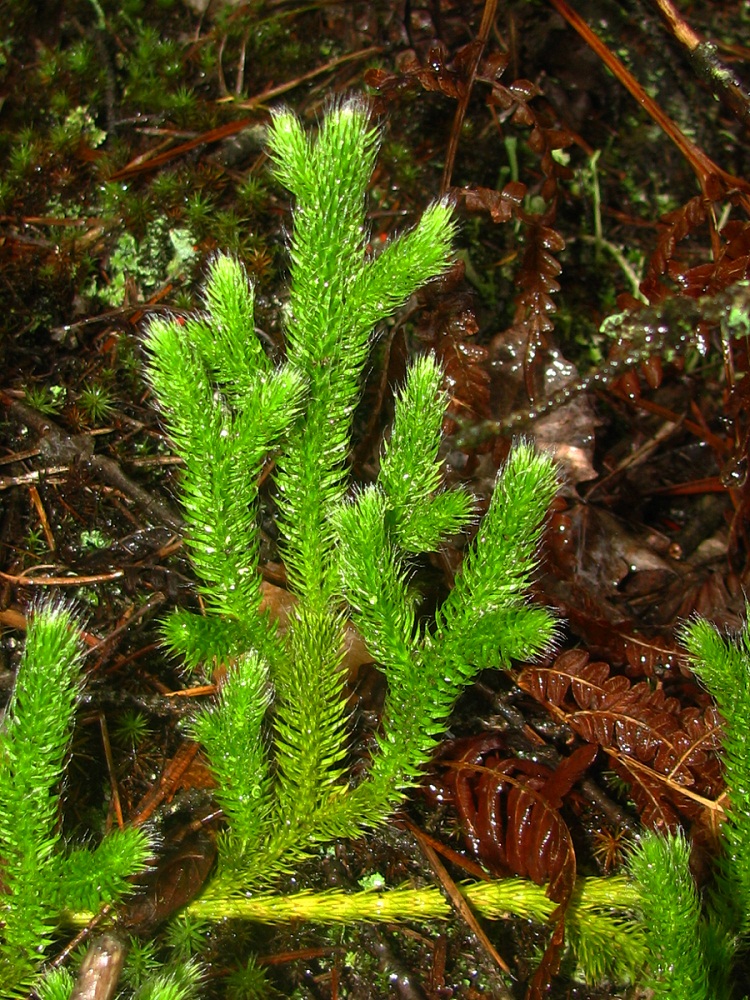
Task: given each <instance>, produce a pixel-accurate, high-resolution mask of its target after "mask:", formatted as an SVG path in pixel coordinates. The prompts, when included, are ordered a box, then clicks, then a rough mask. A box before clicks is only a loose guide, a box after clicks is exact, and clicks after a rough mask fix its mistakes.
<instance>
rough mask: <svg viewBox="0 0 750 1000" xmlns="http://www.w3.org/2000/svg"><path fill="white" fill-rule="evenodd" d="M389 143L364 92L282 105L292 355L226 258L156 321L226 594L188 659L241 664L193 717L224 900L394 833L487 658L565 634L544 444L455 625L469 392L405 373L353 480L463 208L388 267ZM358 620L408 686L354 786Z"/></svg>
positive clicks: (197, 561) (157, 342)
mask: <svg viewBox="0 0 750 1000" xmlns="http://www.w3.org/2000/svg"><path fill="white" fill-rule="evenodd" d="M376 140H377V134H376V132H375V130H374V129H372V128H371V127H370V126H369V125H368V113H367V109H366V107H365V106H364V105H363V104H361V103H360V102H358V101H348V102H345V103H341V104H337V105H334V106H333V107H332V108H331V109H330V110H329V112H328V114H327V115H326V117H325V118H324V120H323V122H322V124H321V127H320V130H319V133H318V136H317V139H316V140H314V141H312V140H310V139H309V138H308V137H307V136H306V135H305V133H304V131H303V129H302V127H301V125H300V123H299V121H298V120H297V119H296V118H295V117H294V116H293V115H292V114H290V113H286V112H282V113H279V114H277V115H275V116H274V119H273V122H272V125H271V127H270V130H269V146H270V152H271V156H272V158H273V161H274V163H275V168H276V173H277V177H278V178H279V179H280V180H281V181H282V182H283V183H284V185H285V186H286V187H288V188H289V189H290V190H291V191H292V193H293V194H294V196H295V199H296V203H295V211H294V225H293V232H292V237H291V247H290V256H291V285H290V301H289V320H288V323H287V328H286V346H287V358H286V362H285V363H284V364H283V365H281V366H280V367H277V368H275V367H274V366H273V365H272V363H271V361H270V359H269V358H268V357H267V356H266V354H265V352H264V350H263V347H262V345H261V343H260V341H259V339H258V338H257V337H256V335H255V333H254V329H253V295H252V289H251V288H250V286H249V285H248V283H247V280H246V278H245V276H244V274H243V272H242V269H241V268H240V266H239V265H238V264H237V263H236V262H235V261H234V260H232V259H231V258H228V257H218V258H217V259H216V260H215V261H214V262H213V265H212V267H211V271H210V274H209V278H208V284H207V288H206V305H207V311H206V313H205V314H204V315H203V316H200V317H193V318H191V319H188V320H187V322H186V323H185V324H184V325H180V324H178V323H176V322H173V321H168V320H163V319H158V320H155V321H154V322H152V324H151V327H150V331H149V335H148V341H147V346H148V349H149V352H150V355H151V364H150V378H151V382H152V385H153V388H154V391H155V394H156V396H157V398H158V400H159V402H160V404H161V407H162V410H163V412H164V414H165V416H166V419H167V424H168V427H169V431H170V434H171V437H172V439H173V441H174V444H175V447H176V450H177V452H178V454H179V455H180V457H181V458H182V459H183V461H184V463H185V472H184V476H183V480H182V490H183V507H184V511H185V517H186V521H187V524H188V544H189V546H190V550H191V554H192V559H193V563H194V565H195V568H196V571H197V572H198V574H199V576H200V578H201V583H200V590H201V593H202V595H203V597H204V601H205V606H206V614H205V615H204V616H198V615H193V614H189V613H187V612H184V611H183V612H178V613H177V614H175V615H174V616H173V617H172V618H171V619H170V620H169V622H168V623H167V625H166V628H165V634H166V638H167V642H168V644H169V645H170V647H171V648H172V649H173V651H175V652H176V653H179V654H180V655H182V656H183V657H184V659H185V662H187V663H188V664H190V665H193V666H195V665H198V664H200V663H214V662H216V661H218V662H220V663H223V664H226V665H227V666H229V667H230V669H229V673H228V676H227V680H226V682H225V683H224V685H223V688H222V691H221V694H220V696H219V699H218V701H217V703H216V705H215V706H214V707H213V708H211V709H210V710H208V711H206V712H204V713H203V714H202V715H201V716H199V718H198V719H197V721H196V723H195V727H194V732H195V736H196V738H197V739H199V740H200V741H201V742H202V743H203V744H204V746H205V747H206V750H207V752H208V755H209V759H210V761H211V765H212V767H213V770H214V772H215V776H216V779H217V783H218V786H219V792H218V798H219V801H220V803H221V805H222V807H223V809H224V811H225V813H226V816H227V818H228V820H229V827H228V832H227V833H226V834H225V836H224V838H223V843H222V848H221V852H220V857H221V862H220V868H219V872H218V875H217V876H216V878H215V879H214V881H213V883H212V886H211V888H210V889H209V890H208V896H210V897H211V898H213V899H216V898H217V894H220V895H221V896H222V897H223V896H225V895H226V894H227V893H237V892H241V891H247V890H250V889H257V888H258V887H261V886H267V885H268V884H269V883H270V882H272V880H273V878H274V876H275V875H276V874H278V873H279V872H281V871H285V870H290V869H291V868H292V867H293V866H294V865H295V864H296V863H297V862H298V861H299V860H300V859H301V858H302V857H304V856H305V855H306V854H308V853H309V851H310V849H311V847H312V846H313V845H315V844H318V843H321V842H323V841H327V840H331V839H332V838H335V837H353V836H357V835H358V834H360V833H361V831H362V830H363V829H367V828H372V827H375V826H377V825H378V824H380V823H382V822H383V821H384V820H385V819H386V817H387V816H389V815H390V814H391V813H392V811H393V810H394V809H395V808H396V806H397V805H398V804H399V803H400V802H401V801H402V799H403V796H404V793H405V791H406V790H407V789H408V788H409V787H410V786H411V785H412V784H413V783H414V782H415V780H416V778H417V776H418V774H419V773H420V769H421V767H422V765H423V764H424V763H425V762H426V760H427V759H428V757H429V755H430V752H431V751H432V749H433V747H434V746H435V742H436V738H437V737H438V736H439V734H440V733H441V732H442V731H443V729H444V727H445V724H446V720H447V718H448V715H449V713H450V711H451V708H452V707H453V704H454V703H455V700H456V698H457V696H458V695H459V694H460V692H461V691H462V690H463V689H464V687H465V686H466V685H467V684H468V683H470V682H471V680H472V679H473V678H474V677H475V676H476V674H477V672H478V671H479V670H481V669H483V668H484V667H488V666H501V665H504V664H507V663H508V661H509V659H510V657H512V656H533V655H535V654H537V653H539V652H540V651H542V650H544V649H545V648H547V647H548V646H549V645H550V643H551V641H552V640H553V637H554V634H555V622H554V620H553V618H552V617H551V616H550V615H549V614H548V612H546V611H545V610H543V609H540V608H532V607H529V606H528V604H527V601H526V588H527V585H528V582H529V578H530V575H531V573H532V572H533V569H534V566H535V551H536V547H537V544H538V540H539V532H540V525H541V522H542V519H543V516H544V513H545V510H546V508H547V505H548V503H549V501H550V500H551V498H552V496H553V494H554V491H555V488H556V480H555V470H554V466H553V463H552V462H551V461H550V460H549V459H548V458H546V457H543V456H541V455H538V454H536V453H535V452H534V450H533V449H532V448H531V447H530V446H529V445H528V444H525V443H521V444H519V445H518V446H517V447H516V449H515V450H514V452H513V453H512V455H511V457H510V459H509V460H508V464H507V467H506V468H505V470H504V472H503V474H502V476H501V477H500V479H499V481H498V485H497V488H496V490H495V494H494V496H493V499H492V502H491V504H490V508H489V511H488V513H487V514H486V516H485V518H484V519H483V521H482V525H481V529H480V532H479V535H478V537H477V540H476V542H475V543H474V545H473V546H472V548H471V551H470V552H469V554H468V556H467V558H466V560H465V563H464V568H463V573H462V574H461V576H460V577H459V580H458V582H457V584H456V587H455V589H454V591H453V593H452V594H451V596H450V597H449V598H448V599H447V601H446V602H445V604H444V605H443V606H442V607H441V608H440V609H439V611H438V614H437V619H436V621H435V622H434V624H433V625H431V626H429V625H427V624H424V623H421V622H418V620H417V609H416V595H415V593H414V591H413V589H412V588H411V586H410V582H409V577H410V564H411V561H412V560H413V559H414V557H415V556H417V555H419V554H420V553H424V552H429V551H431V550H434V549H435V548H436V547H437V546H439V545H440V543H441V542H442V541H443V540H444V539H445V538H446V537H447V536H449V535H451V534H453V533H455V532H457V531H459V530H461V529H462V528H464V527H465V526H467V525H468V523H469V521H470V519H471V518H472V516H473V503H472V500H471V498H470V496H469V495H468V494H467V493H466V492H465V491H463V490H441V489H440V465H439V460H438V448H439V444H440V435H441V422H442V417H443V412H444V410H445V406H446V402H447V400H446V397H445V394H444V393H443V392H442V391H441V389H440V381H441V372H440V369H439V367H438V366H437V364H436V362H435V360H434V359H433V358H432V357H425V358H421V359H419V360H418V361H417V362H415V363H414V364H413V365H412V367H411V369H410V370H409V372H408V374H407V377H406V381H405V384H404V386H403V388H402V390H401V392H400V394H399V396H398V399H397V401H396V416H395V422H394V427H393V433H392V435H391V439H390V442H389V443H388V445H387V446H386V447H385V448H384V451H383V455H382V460H381V467H380V472H379V475H378V478H377V481H376V482H375V483H374V484H372V485H369V486H367V487H365V488H363V489H359V490H356V491H355V492H354V493H352V492H351V491H350V484H349V476H348V469H347V464H346V463H347V456H348V453H349V448H350V436H351V425H352V415H353V412H354V409H355V406H356V404H357V400H358V397H359V391H360V382H361V378H362V373H363V370H364V367H365V364H366V362H367V359H368V355H369V351H370V346H371V342H372V332H373V328H374V327H375V326H376V324H377V323H379V322H380V321H381V320H383V319H385V318H386V317H388V316H389V315H391V314H392V313H393V312H394V311H395V310H396V309H398V308H399V307H400V306H401V305H402V304H403V303H404V302H405V301H406V300H407V299H408V297H409V296H410V295H411V294H412V293H413V292H414V291H415V290H416V289H417V288H418V287H419V286H420V285H421V284H422V283H424V282H425V281H427V280H428V279H430V278H431V277H434V276H435V275H437V274H439V273H440V272H441V271H442V270H444V268H445V267H446V266H447V263H448V260H449V254H450V245H451V239H452V236H453V229H454V226H453V222H452V220H451V211H450V208H449V207H448V205H447V204H445V203H438V204H434V205H432V206H431V207H430V208H428V209H427V211H426V212H425V214H424V215H423V217H422V219H421V221H420V222H419V224H418V225H417V226H416V228H415V229H413V230H412V231H411V232H409V233H407V234H405V235H403V236H401V237H399V238H397V239H395V240H394V241H393V242H392V243H390V245H389V246H387V247H386V249H385V250H384V251H383V252H382V253H381V254H380V256H378V257H377V258H376V259H368V256H367V252H366V241H367V233H366V227H365V221H366V218H365V189H366V185H367V182H368V179H369V177H370V174H371V172H372V169H373V166H374V158H375V154H376V148H377V141H376ZM270 454H274V455H275V461H276V472H275V480H276V489H277V495H278V505H279V510H280V529H281V536H282V549H283V556H284V564H285V567H286V574H287V579H288V583H289V587H290V589H291V591H292V592H293V593H294V595H295V596H296V598H297V604H296V606H295V610H294V613H293V614H292V616H291V620H290V623H289V627H288V629H287V630H286V632H285V633H284V634H282V633H281V632H280V630H279V629H278V628H276V627H275V625H274V623H273V622H272V621H270V620H269V618H268V616H267V615H266V614H265V613H264V612H263V611H261V578H260V575H259V572H258V529H257V525H256V522H255V514H256V512H257V485H256V483H257V481H258V478H259V476H260V473H261V470H262V467H263V463H264V462H265V461H266V459H267V458H268V456H269V455H270ZM347 615H349V616H350V617H351V618H352V620H353V621H354V623H355V624H356V626H357V627H358V628H359V630H360V631H361V633H362V635H363V637H364V639H365V642H366V643H367V645H368V647H369V649H370V651H371V652H372V654H373V657H374V659H375V660H376V661H377V662H378V664H379V665H380V667H381V669H382V670H383V672H384V673H385V676H386V679H387V682H388V696H387V700H386V705H385V711H384V716H383V720H382V727H381V730H380V733H379V735H378V746H377V750H376V752H375V753H374V755H373V758H372V762H371V766H370V770H369V774H368V775H367V777H366V778H365V779H364V780H363V781H361V782H360V783H359V784H357V786H356V787H352V786H351V785H350V784H349V783H348V781H347V778H346V757H347V749H348V742H349V732H348V727H347V717H348V709H347V704H346V698H345V696H344V691H343V688H344V683H345V674H344V672H343V671H342V670H341V661H342V656H343V643H344V628H345V624H346V621H347ZM271 703H273V716H272V719H273V739H272V745H271V746H269V745H267V743H266V741H265V740H264V738H263V735H262V733H263V726H264V724H265V721H266V717H267V715H268V710H269V706H270V705H271Z"/></svg>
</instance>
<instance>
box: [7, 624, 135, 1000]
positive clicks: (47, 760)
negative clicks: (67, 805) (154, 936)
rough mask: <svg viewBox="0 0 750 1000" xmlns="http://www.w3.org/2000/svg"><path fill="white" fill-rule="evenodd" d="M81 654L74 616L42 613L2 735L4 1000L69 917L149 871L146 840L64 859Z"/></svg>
mask: <svg viewBox="0 0 750 1000" xmlns="http://www.w3.org/2000/svg"><path fill="white" fill-rule="evenodd" d="M80 669H81V647H80V643H79V640H78V637H77V634H76V632H75V629H74V626H73V621H72V618H71V615H70V613H69V612H68V611H67V610H66V609H65V608H64V607H62V606H60V605H52V606H48V607H46V608H41V609H39V610H38V611H37V613H36V614H35V615H34V617H33V618H32V620H31V622H30V624H29V630H28V635H27V639H26V646H25V648H24V653H23V657H22V659H21V662H20V664H19V667H18V672H17V675H16V681H15V685H14V688H13V694H12V696H11V699H10V702H9V704H8V707H7V709H6V712H5V718H4V720H3V725H2V729H0V878H1V879H2V884H3V893H2V895H1V896H0V917H1V918H2V923H1V925H0V927H1V929H0V994H1V995H2V996H3V997H14V996H17V995H18V996H20V995H22V994H24V993H27V992H28V988H29V986H30V985H31V983H32V982H33V980H34V976H35V973H36V970H37V965H38V961H39V956H40V955H41V954H43V953H44V950H45V949H46V948H47V947H48V945H49V944H50V942H51V940H52V936H53V933H54V931H55V928H56V926H57V923H58V921H59V919H60V915H61V913H62V911H63V910H65V909H67V908H71V909H81V910H83V909H96V908H98V907H99V906H101V905H102V904H103V903H105V902H115V901H116V900H118V899H119V898H121V897H122V896H123V895H124V894H125V893H126V892H127V891H128V890H129V889H130V886H129V885H128V883H127V881H126V879H127V878H128V877H129V876H130V875H133V874H136V873H137V872H139V871H142V870H143V868H144V867H145V864H146V861H147V858H148V855H149V853H150V850H149V842H148V839H147V837H146V836H145V834H144V833H143V832H142V831H137V830H123V831H118V832H116V833H113V834H110V835H109V836H108V837H106V838H105V839H104V840H103V841H102V842H101V844H100V845H99V846H98V847H97V848H94V849H88V848H74V849H72V850H68V851H66V850H65V849H64V847H63V844H62V839H61V836H60V829H59V794H60V786H61V783H62V779H63V775H64V770H65V758H66V755H67V751H68V745H69V743H70V736H71V732H72V727H73V718H74V714H75V710H76V705H77V701H78V694H79V686H80V682H79V674H80Z"/></svg>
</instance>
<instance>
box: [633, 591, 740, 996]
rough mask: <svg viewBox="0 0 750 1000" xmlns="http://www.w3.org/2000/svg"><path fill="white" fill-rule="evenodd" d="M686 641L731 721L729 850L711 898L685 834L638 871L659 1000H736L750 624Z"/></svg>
mask: <svg viewBox="0 0 750 1000" xmlns="http://www.w3.org/2000/svg"><path fill="white" fill-rule="evenodd" d="M749 613H750V606H749V607H747V608H746V614H749ZM682 641H683V643H684V645H685V646H686V648H687V650H688V652H689V654H690V658H691V666H692V669H693V671H694V673H695V674H697V676H698V677H699V678H700V679H701V680H702V681H703V683H704V684H705V686H706V687H707V688H708V690H709V691H710V693H711V695H712V696H713V697H714V699H715V700H716V704H717V706H718V708H719V711H720V712H721V715H722V716H723V718H724V722H725V729H724V736H723V751H724V752H723V761H724V772H725V777H726V783H727V798H728V807H727V817H726V821H725V822H724V824H723V826H722V842H723V851H722V853H721V854H720V855H719V858H718V862H717V865H716V871H715V874H714V885H713V888H712V890H711V891H710V893H708V894H707V896H706V898H705V900H701V899H700V897H699V895H698V893H697V891H696V887H695V884H694V882H693V877H692V875H691V872H690V867H689V862H690V851H689V847H688V845H687V843H686V841H685V839H684V838H683V837H682V836H677V837H660V836H658V835H656V834H652V835H649V836H648V837H646V838H645V839H644V840H643V842H642V844H641V845H640V847H639V848H638V849H637V850H636V851H635V852H634V854H633V857H632V859H631V865H630V866H631V871H632V873H633V875H634V876H635V879H636V881H637V882H638V883H639V885H640V887H641V893H640V894H641V897H642V910H643V916H644V920H645V923H646V927H647V929H648V935H649V936H648V940H649V944H650V950H651V954H652V958H651V962H650V967H651V975H652V982H651V984H650V985H651V986H652V988H653V989H654V996H655V997H656V998H658V1000H662V998H663V1000H725V998H726V1000H729V998H730V997H732V996H735V995H736V992H735V991H734V989H733V982H734V980H733V973H734V971H735V970H736V968H737V958H738V956H739V954H740V953H741V952H742V951H743V950H744V949H745V948H746V947H747V944H748V935H749V934H750V734H748V721H747V720H748V718H750V622H746V623H745V627H744V629H743V631H742V633H741V634H740V636H739V637H738V639H737V640H736V641H733V640H731V639H725V638H723V637H722V636H721V635H720V634H719V633H718V632H717V630H716V629H715V628H714V627H713V626H712V625H711V624H710V623H709V622H707V621H704V620H702V619H697V620H695V621H692V622H690V623H689V624H688V625H686V626H685V628H684V629H683V633H682Z"/></svg>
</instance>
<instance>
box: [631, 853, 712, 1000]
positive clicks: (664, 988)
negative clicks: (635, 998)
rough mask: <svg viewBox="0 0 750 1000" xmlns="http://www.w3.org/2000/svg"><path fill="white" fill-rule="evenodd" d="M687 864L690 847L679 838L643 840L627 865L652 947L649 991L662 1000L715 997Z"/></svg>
mask: <svg viewBox="0 0 750 1000" xmlns="http://www.w3.org/2000/svg"><path fill="white" fill-rule="evenodd" d="M689 863H690V847H689V845H688V843H687V841H686V840H685V838H684V837H683V836H682V835H678V836H674V837H662V836H659V835H657V834H647V835H645V836H644V837H643V839H642V840H641V843H640V844H639V846H638V848H637V849H636V850H635V851H634V852H633V856H632V858H631V859H630V870H631V872H632V874H633V877H634V878H635V879H636V881H637V882H638V883H639V885H640V887H641V908H642V911H643V917H644V921H645V924H646V927H647V928H648V934H649V941H650V944H651V949H650V951H651V953H650V959H649V961H650V971H651V980H650V982H649V983H648V985H649V986H650V987H651V988H652V989H654V991H655V995H656V996H657V997H659V998H663V1000H708V998H709V997H714V996H718V994H717V993H715V992H714V990H713V985H715V984H710V981H709V971H708V968H707V966H706V961H705V957H704V954H703V951H702V948H701V934H700V921H701V903H700V900H699V898H698V894H697V892H696V888H695V883H694V882H693V877H692V875H691V874H690V864H689Z"/></svg>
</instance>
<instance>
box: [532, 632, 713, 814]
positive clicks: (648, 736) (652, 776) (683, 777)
mask: <svg viewBox="0 0 750 1000" xmlns="http://www.w3.org/2000/svg"><path fill="white" fill-rule="evenodd" d="M518 684H519V686H520V687H521V688H522V689H523V690H524V691H526V692H527V693H528V694H530V695H531V696H532V697H533V698H535V699H536V700H537V701H539V702H541V703H542V704H543V705H545V707H546V708H547V710H548V711H549V712H550V713H551V714H552V715H554V716H555V717H556V718H557V719H559V720H560V721H563V722H565V723H566V724H567V725H568V726H570V728H571V729H572V730H573V731H574V732H575V733H577V734H578V735H579V736H580V737H581V738H582V739H584V740H586V741H587V742H589V743H594V744H598V746H600V747H601V748H602V749H603V750H604V752H605V753H606V754H607V755H608V756H609V758H610V760H611V762H612V766H613V768H614V770H615V771H616V772H617V773H618V774H619V775H620V776H621V777H623V778H624V779H625V780H626V781H627V782H628V784H629V785H630V789H631V795H632V797H633V801H634V802H635V804H636V807H637V809H638V811H639V813H640V815H641V820H642V822H643V823H644V825H646V826H649V827H652V828H654V829H662V830H664V829H670V830H673V829H675V827H676V826H677V825H678V823H679V822H680V821H681V820H691V821H694V822H698V823H699V824H701V825H702V826H704V827H707V828H711V829H715V828H716V824H717V823H718V821H719V820H720V819H721V817H722V815H723V812H722V806H721V804H720V801H719V799H720V796H721V792H722V778H721V768H720V764H719V756H718V752H719V747H720V740H721V724H720V719H719V716H718V713H717V711H716V709H715V708H714V707H713V706H710V707H707V708H699V707H696V706H689V707H683V706H682V704H681V703H680V701H679V700H678V699H676V698H671V697H668V696H667V695H666V694H665V691H664V689H663V688H662V687H660V686H657V687H655V688H654V687H652V686H651V685H650V684H649V683H648V682H645V681H642V682H639V683H636V684H632V683H631V681H630V680H629V679H628V678H627V677H624V676H622V675H615V676H612V675H611V673H610V667H609V665H608V664H607V663H602V662H591V661H590V660H589V656H588V654H587V653H586V652H584V651H583V650H571V651H569V652H566V653H563V654H562V655H560V656H559V657H558V658H557V659H556V660H555V662H554V663H553V664H552V665H551V666H550V667H526V668H525V669H524V670H523V671H522V672H521V674H520V677H519V678H518Z"/></svg>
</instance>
